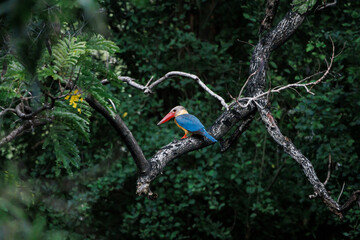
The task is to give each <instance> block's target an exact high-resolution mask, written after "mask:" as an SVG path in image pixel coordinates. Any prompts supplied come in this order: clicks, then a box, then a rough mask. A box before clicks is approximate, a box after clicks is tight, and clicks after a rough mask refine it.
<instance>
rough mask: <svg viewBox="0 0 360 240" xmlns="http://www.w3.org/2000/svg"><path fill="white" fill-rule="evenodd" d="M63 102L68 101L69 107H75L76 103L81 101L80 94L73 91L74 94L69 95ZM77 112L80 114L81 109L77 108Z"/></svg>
mask: <svg viewBox="0 0 360 240" xmlns="http://www.w3.org/2000/svg"><path fill="white" fill-rule="evenodd" d="M65 100H69V105H71V106H72V107H73V108H76V107H77V102H78V101H79V100H80V101H81V102H82V101H83V98H82V97H81V93H80V92H79V89H75V90H74V92H71V93H69V94H68V95H67V96H66V97H65ZM77 111H78V112H79V113H80V114H81V109H80V108H78V109H77Z"/></svg>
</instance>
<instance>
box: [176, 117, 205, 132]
mask: <svg viewBox="0 0 360 240" xmlns="http://www.w3.org/2000/svg"><path fill="white" fill-rule="evenodd" d="M175 120H176V122H177V123H178V124H179V125H180V126H181V127H183V128H185V129H186V130H188V131H189V132H196V131H199V130H200V129H202V128H204V125H202V124H201V122H200V121H199V119H197V117H195V116H194V115H191V114H182V115H179V116H177V117H176V118H175Z"/></svg>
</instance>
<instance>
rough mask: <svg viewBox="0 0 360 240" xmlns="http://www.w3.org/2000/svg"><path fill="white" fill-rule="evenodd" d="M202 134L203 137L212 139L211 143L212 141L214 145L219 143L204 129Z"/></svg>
mask: <svg viewBox="0 0 360 240" xmlns="http://www.w3.org/2000/svg"><path fill="white" fill-rule="evenodd" d="M201 133H202V135H203V136H205V137H206V138H208V139H210V141H212V142H214V143H216V142H217V140H216V139H215V138H213V137H212V136H211V135H210V134H209V133H208V132H207V131H206V130H205V129H202V131H201Z"/></svg>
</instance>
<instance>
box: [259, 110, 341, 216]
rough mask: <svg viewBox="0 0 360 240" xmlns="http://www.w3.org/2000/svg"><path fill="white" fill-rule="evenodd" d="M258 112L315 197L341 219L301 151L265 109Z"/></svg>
mask: <svg viewBox="0 0 360 240" xmlns="http://www.w3.org/2000/svg"><path fill="white" fill-rule="evenodd" d="M258 111H259V113H260V116H261V119H262V121H263V122H264V123H265V126H266V129H267V130H268V132H269V134H270V136H271V137H272V138H273V139H274V140H275V142H277V143H278V144H279V145H280V146H282V147H283V148H284V151H285V152H286V153H287V154H289V155H290V156H291V157H292V158H293V159H294V160H295V161H296V162H297V163H299V164H300V166H301V167H302V169H303V171H304V174H305V176H306V177H307V179H308V181H309V182H310V184H311V185H312V186H313V188H314V192H315V195H316V196H319V197H320V198H321V199H322V200H323V202H324V203H325V204H326V205H327V206H328V208H329V209H330V210H331V211H332V212H333V213H335V214H336V215H338V216H339V217H340V218H343V214H342V212H341V208H340V206H339V204H338V203H337V202H336V201H335V200H333V199H332V197H331V196H330V195H329V193H328V191H327V190H326V189H325V185H324V184H323V183H322V182H321V181H320V180H319V178H318V177H317V175H316V173H315V170H314V167H313V166H312V164H311V162H310V161H309V159H307V158H306V157H305V156H304V155H303V154H302V153H301V151H300V150H298V149H297V148H296V147H295V145H294V144H293V143H292V142H291V140H290V139H289V138H287V137H285V136H284V135H283V134H282V133H281V131H280V129H279V127H278V126H277V124H276V122H275V119H274V117H273V116H272V114H271V112H270V111H269V110H268V109H267V108H265V107H264V106H260V105H258Z"/></svg>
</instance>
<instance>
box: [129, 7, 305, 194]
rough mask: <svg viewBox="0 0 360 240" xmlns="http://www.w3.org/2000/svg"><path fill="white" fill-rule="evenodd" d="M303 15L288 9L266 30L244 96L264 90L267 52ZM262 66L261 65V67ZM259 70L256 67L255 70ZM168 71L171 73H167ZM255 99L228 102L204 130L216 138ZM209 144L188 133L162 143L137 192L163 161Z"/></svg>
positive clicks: (248, 111)
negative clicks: (281, 17)
mask: <svg viewBox="0 0 360 240" xmlns="http://www.w3.org/2000/svg"><path fill="white" fill-rule="evenodd" d="M305 16H306V15H305V14H303V15H300V14H298V13H294V12H292V11H290V12H288V13H287V14H286V15H285V17H284V19H283V20H281V21H280V22H279V23H278V25H277V26H276V27H275V28H274V29H273V30H272V31H270V32H269V33H267V34H266V35H265V36H264V37H262V39H260V41H259V43H258V44H257V45H256V47H255V49H254V53H253V56H252V59H251V64H250V73H254V72H256V71H258V72H257V73H256V74H253V75H251V74H250V75H251V77H250V79H249V81H248V84H247V87H246V94H247V96H248V97H253V96H257V95H258V94H260V93H262V92H263V91H264V88H265V86H266V83H265V69H266V67H265V66H266V63H267V61H268V58H269V57H270V53H271V52H272V51H274V50H275V49H276V48H277V47H279V46H280V45H281V44H282V43H284V42H285V41H286V40H287V39H288V38H289V37H290V36H291V35H292V34H293V33H294V31H295V30H296V29H297V28H298V27H299V26H300V25H301V23H302V21H303V20H304V18H305ZM262 65H263V66H264V67H261V66H262ZM258 69H259V70H258ZM170 73H171V72H170ZM170 73H168V74H169V75H168V74H167V75H165V76H164V77H162V78H160V79H158V80H157V81H155V82H154V83H152V84H151V85H150V86H149V88H150V89H151V88H152V87H154V86H156V85H157V84H159V83H161V82H162V81H164V80H165V79H167V78H169V77H171V76H172V75H170ZM174 73H175V76H178V73H179V72H174ZM190 78H192V79H195V80H196V78H197V77H196V76H195V75H192V76H190ZM255 104H256V101H254V104H252V102H250V103H249V104H248V105H247V107H246V108H243V107H241V106H239V104H236V102H235V103H232V104H230V105H229V110H226V111H224V112H223V114H222V115H221V116H220V117H219V118H218V119H217V120H216V121H215V123H214V125H213V126H212V127H211V128H210V129H209V130H208V132H209V133H210V134H211V135H212V136H214V137H215V138H216V139H220V138H222V137H223V136H225V134H226V133H227V132H228V131H229V130H230V129H231V128H232V127H233V126H235V125H237V124H240V125H241V123H239V122H240V121H241V122H244V121H247V120H248V119H249V116H250V115H251V114H252V113H253V112H254V110H255V109H256V108H255ZM208 145H209V143H207V142H205V141H203V140H202V139H200V138H198V137H196V136H192V137H189V138H186V139H183V140H175V141H173V142H172V143H170V144H168V145H166V146H164V147H163V148H162V149H160V150H159V151H158V152H157V153H156V154H155V155H154V156H153V157H152V158H151V159H150V160H149V162H150V164H151V170H150V171H149V173H148V174H146V175H144V176H140V177H139V178H138V181H137V191H136V192H137V194H139V195H140V194H145V195H148V194H149V193H151V191H150V189H149V186H150V183H151V181H152V180H153V179H155V178H156V176H157V175H158V174H159V173H161V172H162V171H163V169H164V167H165V166H166V164H167V163H168V162H169V161H171V160H173V159H175V158H177V157H180V156H181V155H183V154H186V153H188V152H190V151H193V150H196V149H199V148H203V147H206V146H208Z"/></svg>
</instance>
